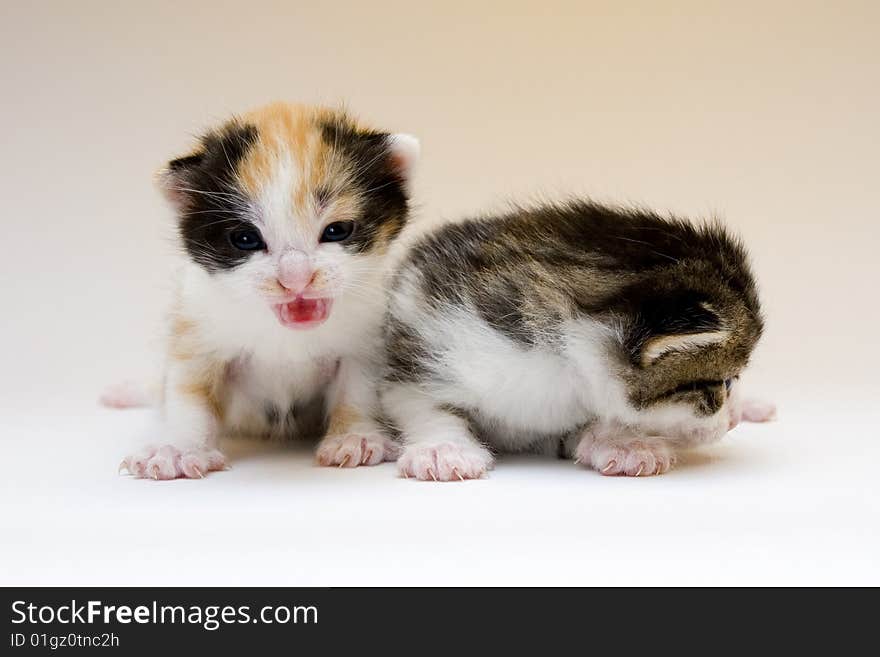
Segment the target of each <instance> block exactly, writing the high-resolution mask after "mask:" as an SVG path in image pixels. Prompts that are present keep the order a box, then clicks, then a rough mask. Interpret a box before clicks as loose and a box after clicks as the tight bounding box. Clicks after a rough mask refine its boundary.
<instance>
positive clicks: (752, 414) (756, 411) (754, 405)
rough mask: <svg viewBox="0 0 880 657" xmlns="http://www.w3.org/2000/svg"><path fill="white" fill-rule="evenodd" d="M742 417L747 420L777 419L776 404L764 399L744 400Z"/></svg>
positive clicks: (767, 420) (768, 420) (764, 420)
mask: <svg viewBox="0 0 880 657" xmlns="http://www.w3.org/2000/svg"><path fill="white" fill-rule="evenodd" d="M742 419H743V420H745V421H746V422H770V421H771V420H775V419H776V404H774V403H773V402H768V401H764V400H763V399H746V400H744V401H743V402H742Z"/></svg>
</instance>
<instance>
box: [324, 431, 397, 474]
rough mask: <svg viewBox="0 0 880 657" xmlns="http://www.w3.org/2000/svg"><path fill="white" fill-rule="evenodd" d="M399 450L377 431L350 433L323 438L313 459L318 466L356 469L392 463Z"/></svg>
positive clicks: (395, 444)
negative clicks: (360, 466) (387, 462)
mask: <svg viewBox="0 0 880 657" xmlns="http://www.w3.org/2000/svg"><path fill="white" fill-rule="evenodd" d="M399 451H400V448H399V447H398V446H397V443H395V442H394V441H393V440H391V439H390V438H388V437H387V436H385V435H384V434H382V433H379V432H378V431H366V432H354V431H353V432H351V433H345V434H336V435H333V436H324V438H323V439H322V440H321V442H320V443H319V444H318V450H317V452H315V459H316V460H317V461H318V463H319V464H320V465H326V466H330V465H335V466H338V467H340V468H356V467H357V466H359V465H377V464H379V463H382V462H383V461H394V460H396V459H397V455H398V453H399Z"/></svg>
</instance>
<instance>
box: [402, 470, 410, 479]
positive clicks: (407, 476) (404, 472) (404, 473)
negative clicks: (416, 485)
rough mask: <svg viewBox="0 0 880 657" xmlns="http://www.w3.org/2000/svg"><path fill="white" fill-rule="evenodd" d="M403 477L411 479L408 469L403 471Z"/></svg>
mask: <svg viewBox="0 0 880 657" xmlns="http://www.w3.org/2000/svg"><path fill="white" fill-rule="evenodd" d="M403 478H404V479H409V475H408V474H406V470H404V471H403Z"/></svg>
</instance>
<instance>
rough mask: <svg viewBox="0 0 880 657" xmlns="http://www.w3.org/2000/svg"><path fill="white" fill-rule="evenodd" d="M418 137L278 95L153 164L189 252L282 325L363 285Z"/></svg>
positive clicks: (392, 226) (311, 318)
mask: <svg viewBox="0 0 880 657" xmlns="http://www.w3.org/2000/svg"><path fill="white" fill-rule="evenodd" d="M418 153H419V144H418V141H417V140H416V139H415V138H414V137H411V136H409V135H400V134H397V135H395V134H389V133H384V132H377V131H374V130H370V129H367V128H364V127H361V126H359V125H358V124H356V123H355V122H354V121H353V120H352V119H350V118H349V117H348V116H347V115H346V114H344V113H343V112H341V111H333V110H329V109H324V108H316V107H307V106H300V105H291V104H285V103H276V104H273V105H269V106H267V107H264V108H261V109H258V110H256V111H253V112H250V113H248V114H245V115H243V116H241V117H237V118H234V119H232V120H230V121H228V122H227V123H225V124H224V125H222V126H221V127H219V128H217V129H215V130H212V131H210V132H208V133H207V134H206V135H205V136H203V137H202V138H201V140H200V141H199V143H198V145H197V147H196V148H195V150H194V151H193V152H192V153H191V154H189V155H187V156H185V157H180V158H177V159H175V160H172V161H171V162H170V163H169V164H168V166H167V168H166V169H164V170H163V171H162V172H161V174H160V181H161V185H162V187H163V189H164V191H165V193H166V196H167V197H168V198H169V199H170V200H171V202H172V203H173V205H174V206H175V209H176V210H177V213H178V217H179V221H178V225H179V232H180V237H181V239H182V240H183V244H184V246H185V248H186V251H187V253H188V255H189V257H190V259H191V260H193V261H194V262H195V263H197V264H198V265H200V266H201V267H202V268H204V269H205V270H206V271H207V272H208V273H209V274H211V276H212V278H213V279H214V280H216V281H217V283H218V284H221V285H225V286H227V287H228V288H229V289H230V290H231V291H234V292H235V293H236V294H239V295H248V296H260V297H262V298H263V299H264V300H265V301H266V303H267V305H268V306H269V307H270V308H271V309H272V310H273V311H274V313H275V314H276V316H277V318H278V320H279V321H280V322H281V323H282V324H283V325H284V326H287V327H290V328H310V327H314V326H317V325H319V324H321V323H322V322H323V321H324V320H325V319H327V317H329V315H330V312H331V309H332V306H333V302H334V301H336V300H339V299H340V298H342V297H344V296H345V294H346V293H348V294H352V295H356V294H364V293H366V292H365V289H364V288H365V287H368V285H367V281H372V280H375V279H376V276H377V275H378V272H379V270H380V265H381V259H382V256H383V255H384V253H385V252H386V251H387V249H388V246H389V244H390V243H391V242H392V240H394V238H395V237H396V236H397V234H398V233H399V232H400V230H401V229H402V228H403V226H404V224H405V223H406V220H407V214H408V196H409V195H408V184H409V180H410V176H411V173H412V169H413V167H414V165H415V162H416V160H417V158H418Z"/></svg>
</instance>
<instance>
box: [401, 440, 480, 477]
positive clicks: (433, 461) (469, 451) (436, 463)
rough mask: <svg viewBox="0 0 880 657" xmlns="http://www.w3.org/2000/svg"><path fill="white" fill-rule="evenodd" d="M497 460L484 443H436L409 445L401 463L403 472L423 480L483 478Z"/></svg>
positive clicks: (405, 474)
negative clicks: (483, 445) (481, 444)
mask: <svg viewBox="0 0 880 657" xmlns="http://www.w3.org/2000/svg"><path fill="white" fill-rule="evenodd" d="M493 463H494V459H493V458H492V454H490V453H489V450H487V449H486V448H485V447H481V446H480V445H474V444H471V443H435V444H428V445H410V446H408V447H406V448H405V449H404V450H403V454H402V455H401V456H400V460H399V461H398V466H397V467H398V470H399V472H400V474H401V475H402V476H404V477H407V478H408V477H414V478H416V479H420V480H421V481H464V480H465V479H479V478H480V477H482V476H483V475H484V474H485V473H486V471H487V470H490V469H491V468H492V465H493Z"/></svg>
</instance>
